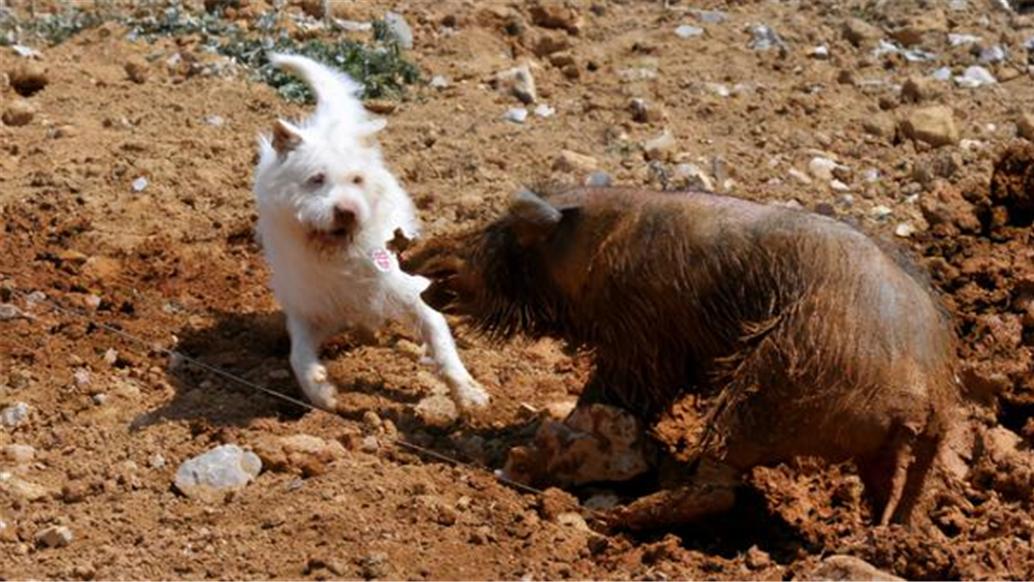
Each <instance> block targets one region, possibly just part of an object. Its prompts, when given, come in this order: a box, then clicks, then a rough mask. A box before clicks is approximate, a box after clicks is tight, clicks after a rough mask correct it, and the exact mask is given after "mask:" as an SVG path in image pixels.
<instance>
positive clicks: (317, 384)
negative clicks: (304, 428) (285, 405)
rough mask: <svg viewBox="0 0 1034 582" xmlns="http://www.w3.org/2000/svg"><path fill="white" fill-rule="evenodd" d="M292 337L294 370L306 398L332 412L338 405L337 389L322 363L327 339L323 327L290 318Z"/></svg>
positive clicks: (292, 365)
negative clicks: (320, 353) (322, 349)
mask: <svg viewBox="0 0 1034 582" xmlns="http://www.w3.org/2000/svg"><path fill="white" fill-rule="evenodd" d="M287 332H288V333H289V334H290V336H291V369H293V370H294V376H295V378H297V379H298V384H300V385H301V387H302V392H304V393H305V397H306V398H308V399H309V402H312V403H313V404H315V405H316V406H319V407H320V408H323V409H326V410H330V411H333V410H334V409H335V408H336V406H337V387H336V386H334V384H333V383H331V382H330V381H329V380H328V379H327V369H326V368H325V367H324V366H323V364H322V363H320V358H319V349H320V345H321V344H322V343H323V340H325V339H326V338H327V331H326V329H325V328H323V327H322V326H320V325H317V324H314V323H312V322H310V321H307V320H305V319H304V318H300V317H292V316H290V315H289V316H288V317H287Z"/></svg>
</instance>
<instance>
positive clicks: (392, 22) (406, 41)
mask: <svg viewBox="0 0 1034 582" xmlns="http://www.w3.org/2000/svg"><path fill="white" fill-rule="evenodd" d="M384 24H385V25H386V27H387V30H388V34H389V35H391V38H392V39H394V41H395V43H396V44H398V46H399V47H400V48H403V49H406V50H409V49H411V48H413V29H411V28H410V27H409V23H407V22H406V19H405V18H404V17H403V16H402V15H401V14H399V13H397V12H387V13H386V14H385V15H384Z"/></svg>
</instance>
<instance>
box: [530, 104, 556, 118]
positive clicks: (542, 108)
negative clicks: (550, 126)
mask: <svg viewBox="0 0 1034 582" xmlns="http://www.w3.org/2000/svg"><path fill="white" fill-rule="evenodd" d="M535 115H536V116H538V117H541V118H543V119H545V118H547V117H553V116H554V115H556V109H553V108H552V107H550V106H549V105H546V104H545V103H541V104H539V105H538V106H537V107H535Z"/></svg>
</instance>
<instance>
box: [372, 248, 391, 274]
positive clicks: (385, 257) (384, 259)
mask: <svg viewBox="0 0 1034 582" xmlns="http://www.w3.org/2000/svg"><path fill="white" fill-rule="evenodd" d="M370 259H371V260H372V261H373V266H375V267H377V268H378V269H379V270H381V271H383V272H385V273H387V272H388V271H390V270H391V255H390V254H389V253H388V251H386V250H385V249H373V251H371V252H370Z"/></svg>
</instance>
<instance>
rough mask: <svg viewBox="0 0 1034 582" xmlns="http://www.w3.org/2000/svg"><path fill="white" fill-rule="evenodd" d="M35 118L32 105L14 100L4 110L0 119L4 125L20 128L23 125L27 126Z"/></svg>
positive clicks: (34, 110) (24, 101)
mask: <svg viewBox="0 0 1034 582" xmlns="http://www.w3.org/2000/svg"><path fill="white" fill-rule="evenodd" d="M35 116H36V108H35V107H33V105H32V103H29V102H28V101H26V100H24V99H15V100H14V101H11V103H10V104H8V105H7V107H5V108H4V112H3V115H2V116H0V119H2V120H3V122H4V125H10V126H12V127H21V126H23V125H28V124H29V123H30V122H31V121H32V118H33V117H35Z"/></svg>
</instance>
